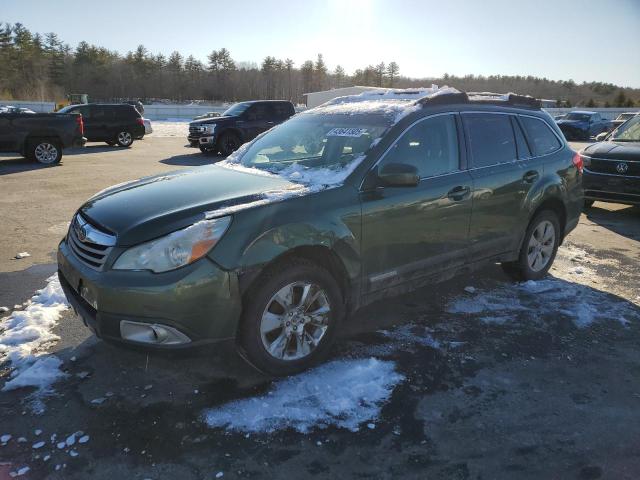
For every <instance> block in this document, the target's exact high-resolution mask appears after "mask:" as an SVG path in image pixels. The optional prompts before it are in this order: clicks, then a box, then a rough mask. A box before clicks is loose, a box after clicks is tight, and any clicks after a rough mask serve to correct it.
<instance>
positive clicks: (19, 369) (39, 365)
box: [0, 274, 69, 398]
mask: <svg viewBox="0 0 640 480" xmlns="http://www.w3.org/2000/svg"><path fill="white" fill-rule="evenodd" d="M68 306H69V304H68V302H67V299H66V298H65V296H64V292H63V291H62V287H61V286H60V281H59V280H58V276H57V274H56V275H53V276H51V277H49V278H48V279H47V285H46V287H45V288H43V289H42V290H39V291H38V292H36V294H35V295H34V296H33V297H32V298H31V300H30V301H29V302H28V304H27V307H26V308H25V309H24V310H21V311H15V312H13V313H12V314H11V315H9V316H8V317H6V318H5V319H4V320H3V321H2V322H1V323H0V361H4V360H9V361H10V362H11V365H12V367H13V371H12V373H11V379H10V380H9V381H7V382H6V383H5V385H4V387H3V388H2V390H3V391H7V390H13V389H15V388H20V387H27V386H32V387H36V388H37V389H38V391H37V392H36V394H38V393H39V394H47V393H50V392H51V385H52V384H53V383H54V382H55V381H56V380H57V379H58V378H60V377H62V376H64V375H65V374H64V373H62V372H61V371H60V368H59V367H60V365H61V364H62V362H61V361H60V360H59V359H58V358H56V357H54V356H46V355H40V354H39V351H41V350H42V349H43V347H45V346H46V345H47V344H50V343H51V342H54V341H56V340H58V339H59V337H58V336H57V335H54V334H53V333H52V332H51V330H52V329H53V327H54V326H55V325H56V324H57V323H58V320H59V318H60V315H61V314H62V312H63V311H64V310H66V309H67V308H68ZM36 397H37V395H36ZM36 397H34V398H36Z"/></svg>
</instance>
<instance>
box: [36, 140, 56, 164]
mask: <svg viewBox="0 0 640 480" xmlns="http://www.w3.org/2000/svg"><path fill="white" fill-rule="evenodd" d="M34 155H35V157H36V160H37V161H38V162H40V163H45V164H48V163H53V162H55V161H56V159H57V158H58V149H57V148H56V147H55V145H52V144H51V143H46V142H44V143H40V144H39V145H38V146H37V147H36V149H35V152H34Z"/></svg>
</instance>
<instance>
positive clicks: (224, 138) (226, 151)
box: [217, 132, 242, 157]
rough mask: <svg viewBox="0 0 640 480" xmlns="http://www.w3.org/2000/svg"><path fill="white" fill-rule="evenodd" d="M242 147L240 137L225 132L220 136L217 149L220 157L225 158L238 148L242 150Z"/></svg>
mask: <svg viewBox="0 0 640 480" xmlns="http://www.w3.org/2000/svg"><path fill="white" fill-rule="evenodd" d="M240 145H242V142H241V141H240V137H238V135H236V134H235V133H232V132H225V133H223V134H222V135H220V138H219V139H218V144H217V147H218V151H219V152H220V155H222V156H223V157H228V156H229V155H231V154H232V153H233V152H235V151H236V150H237V149H238V148H240Z"/></svg>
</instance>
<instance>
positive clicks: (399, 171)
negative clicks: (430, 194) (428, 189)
mask: <svg viewBox="0 0 640 480" xmlns="http://www.w3.org/2000/svg"><path fill="white" fill-rule="evenodd" d="M378 179H379V180H380V182H381V183H382V185H383V186H385V187H415V186H416V185H418V183H419V182H420V175H418V169H417V168H416V167H414V166H413V165H408V164H406V163H388V164H386V165H384V166H382V167H381V168H379V169H378Z"/></svg>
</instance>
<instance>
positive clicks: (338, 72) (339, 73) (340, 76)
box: [333, 65, 345, 88]
mask: <svg viewBox="0 0 640 480" xmlns="http://www.w3.org/2000/svg"><path fill="white" fill-rule="evenodd" d="M344 77H345V73H344V68H342V67H341V66H340V65H337V66H336V69H335V70H334V72H333V78H334V80H335V86H336V88H341V87H342V86H343V82H344Z"/></svg>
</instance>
